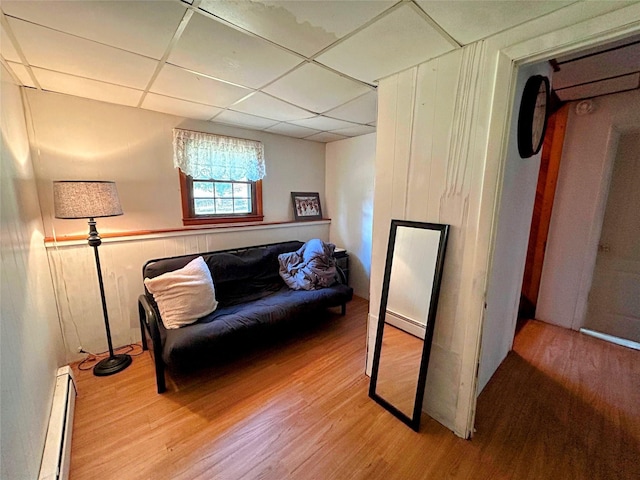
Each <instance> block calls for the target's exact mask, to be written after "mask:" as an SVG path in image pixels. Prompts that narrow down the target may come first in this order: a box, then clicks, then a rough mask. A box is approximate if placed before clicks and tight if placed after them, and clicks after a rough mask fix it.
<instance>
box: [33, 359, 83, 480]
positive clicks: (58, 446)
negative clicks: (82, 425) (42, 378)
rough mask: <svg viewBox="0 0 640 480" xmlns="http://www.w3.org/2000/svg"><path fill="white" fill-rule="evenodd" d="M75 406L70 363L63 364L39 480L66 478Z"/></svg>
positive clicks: (58, 376)
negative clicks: (67, 364)
mask: <svg viewBox="0 0 640 480" xmlns="http://www.w3.org/2000/svg"><path fill="white" fill-rule="evenodd" d="M75 405H76V384H75V379H74V378H73V372H72V371H71V368H69V367H68V366H65V367H60V368H59V369H58V373H57V376H56V388H55V390H54V392H53V404H52V406H51V416H50V417H49V428H48V429H47V437H46V440H45V443H44V453H43V454H42V463H41V464H40V475H39V476H38V480H58V479H60V480H66V479H68V478H69V464H70V460H71V433H72V431H73V411H74V408H75Z"/></svg>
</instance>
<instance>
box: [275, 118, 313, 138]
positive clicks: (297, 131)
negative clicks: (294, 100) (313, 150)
mask: <svg viewBox="0 0 640 480" xmlns="http://www.w3.org/2000/svg"><path fill="white" fill-rule="evenodd" d="M265 132H270V133H277V134H279V135H286V136H288V137H296V138H304V137H308V136H309V135H313V134H315V133H320V132H319V131H318V130H314V129H313V128H307V127H301V126H299V125H292V124H291V123H284V122H283V123H278V124H277V125H274V126H273V127H269V128H267V129H266V130H265Z"/></svg>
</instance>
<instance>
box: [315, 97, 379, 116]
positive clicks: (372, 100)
mask: <svg viewBox="0 0 640 480" xmlns="http://www.w3.org/2000/svg"><path fill="white" fill-rule="evenodd" d="M377 107H378V92H369V93H367V94H365V95H362V96H361V97H358V98H356V99H354V100H351V101H350V102H348V103H345V104H344V105H341V106H339V107H337V108H334V109H333V110H329V111H328V112H325V115H326V116H328V117H333V118H339V119H340V120H347V121H349V122H355V123H371V122H375V121H376V115H377Z"/></svg>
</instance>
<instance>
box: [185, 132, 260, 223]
mask: <svg viewBox="0 0 640 480" xmlns="http://www.w3.org/2000/svg"><path fill="white" fill-rule="evenodd" d="M173 146H174V166H176V167H177V168H179V170H180V190H181V193H182V213H183V223H184V225H202V224H209V223H228V222H248V221H261V220H262V219H263V214H262V180H261V179H262V177H264V175H265V166H264V151H263V147H262V143H260V142H256V141H253V140H245V139H240V138H233V137H224V136H221V135H213V134H210V133H203V132H192V131H189V130H181V129H174V135H173Z"/></svg>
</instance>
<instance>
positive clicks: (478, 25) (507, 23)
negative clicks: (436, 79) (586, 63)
mask: <svg viewBox="0 0 640 480" xmlns="http://www.w3.org/2000/svg"><path fill="white" fill-rule="evenodd" d="M416 1H417V3H418V5H420V6H421V7H422V9H423V10H424V11H425V12H427V14H428V15H429V16H430V17H431V18H432V19H433V20H434V21H435V22H436V23H437V24H438V25H440V26H441V27H442V28H444V29H445V30H446V32H447V33H448V34H449V35H451V36H452V37H453V38H455V39H456V40H457V41H458V42H459V43H461V44H462V45H467V44H469V43H472V42H475V41H476V40H480V39H481V38H486V37H488V36H490V35H493V34H495V33H498V32H501V31H503V30H507V29H509V28H511V27H514V26H516V25H519V24H521V23H524V22H527V21H529V20H533V19H534V18H538V17H541V16H543V15H546V14H547V13H550V12H553V11H554V10H558V9H559V8H562V7H564V6H566V5H569V4H571V3H575V0H571V1H557V0H553V1H535V2H532V1H531V0H511V1H508V2H505V1H504V0H498V1H483V0H473V1H455V2H443V1H442V0H436V1H430V0H416ZM471 19H473V20H471Z"/></svg>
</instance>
